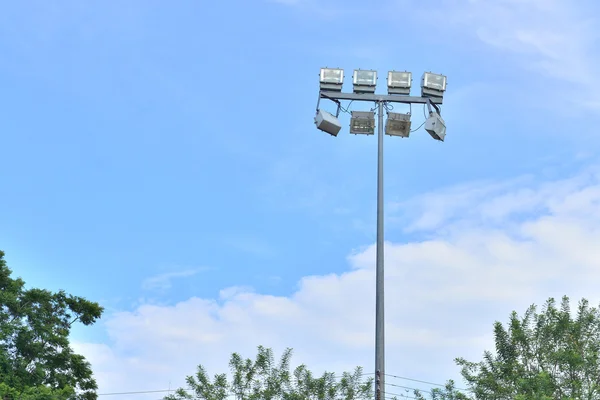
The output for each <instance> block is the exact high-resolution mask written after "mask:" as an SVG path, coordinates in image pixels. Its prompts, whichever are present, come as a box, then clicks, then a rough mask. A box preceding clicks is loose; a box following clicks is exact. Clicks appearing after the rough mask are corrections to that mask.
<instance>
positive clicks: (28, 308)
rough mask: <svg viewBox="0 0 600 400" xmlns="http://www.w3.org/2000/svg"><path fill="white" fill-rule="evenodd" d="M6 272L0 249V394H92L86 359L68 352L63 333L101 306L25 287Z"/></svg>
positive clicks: (55, 397) (90, 319)
mask: <svg viewBox="0 0 600 400" xmlns="http://www.w3.org/2000/svg"><path fill="white" fill-rule="evenodd" d="M11 274H12V271H11V270H10V269H9V268H8V266H7V265H6V261H5V260H4V253H3V252H2V251H0V382H1V384H0V398H1V399H7V400H8V399H24V400H26V399H40V400H44V399H52V400H62V399H72V398H77V399H86V400H87V399H95V398H96V394H95V390H96V389H97V385H96V382H95V380H94V378H93V376H92V370H91V368H90V364H89V363H88V362H87V361H86V360H85V358H84V357H83V356H81V355H79V354H75V353H74V352H73V350H72V349H71V347H70V345H69V333H70V331H71V326H72V325H73V324H74V323H75V322H77V321H79V322H81V323H83V324H84V325H91V324H93V323H94V322H95V321H96V320H98V318H100V316H101V315H102V312H103V309H102V307H100V305H98V304H97V303H93V302H90V301H87V300H86V299H84V298H82V297H76V296H72V295H68V294H66V293H65V292H64V291H60V292H57V293H53V292H50V291H48V290H43V289H35V288H34V289H26V288H25V282H23V280H22V279H20V278H17V279H13V278H11ZM75 392H77V393H78V394H77V395H75Z"/></svg>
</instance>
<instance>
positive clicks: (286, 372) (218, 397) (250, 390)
mask: <svg viewBox="0 0 600 400" xmlns="http://www.w3.org/2000/svg"><path fill="white" fill-rule="evenodd" d="M291 356H292V350H291V349H286V351H285V352H284V353H283V355H282V356H281V359H280V360H279V362H278V363H276V362H275V358H274V356H273V351H272V350H271V349H269V348H265V347H262V346H259V347H258V354H257V356H256V358H255V359H254V360H252V359H249V358H248V359H243V358H242V357H241V356H240V355H239V354H237V353H233V354H232V355H231V358H230V360H229V367H230V369H231V378H228V376H227V374H225V373H222V374H217V375H215V376H214V378H213V379H211V378H210V377H209V376H208V374H207V372H206V369H205V368H204V367H203V366H202V365H199V366H198V369H197V371H196V374H195V376H188V377H187V379H186V382H187V384H188V387H189V388H188V389H184V388H180V389H178V390H177V391H176V393H175V394H174V395H170V396H167V397H165V398H164V400H184V399H185V400H226V399H227V398H229V397H232V396H233V397H234V398H235V399H236V400H363V399H369V400H370V399H371V398H372V392H373V389H372V387H373V379H372V378H371V379H363V377H364V375H363V373H362V369H361V368H360V367H357V368H356V369H355V370H354V372H353V373H349V372H345V373H343V374H342V376H341V377H340V378H339V380H338V378H336V376H335V375H334V374H333V373H330V372H326V373H324V374H323V375H321V376H320V377H315V376H314V375H313V374H312V373H311V371H309V370H308V368H307V367H306V366H305V365H300V366H298V367H297V368H295V369H294V370H293V371H292V372H290V359H291Z"/></svg>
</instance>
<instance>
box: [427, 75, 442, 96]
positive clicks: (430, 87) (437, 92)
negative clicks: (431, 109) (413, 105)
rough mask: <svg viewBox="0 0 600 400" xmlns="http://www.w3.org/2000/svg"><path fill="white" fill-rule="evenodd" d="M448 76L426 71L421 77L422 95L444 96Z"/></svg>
mask: <svg viewBox="0 0 600 400" xmlns="http://www.w3.org/2000/svg"><path fill="white" fill-rule="evenodd" d="M445 91H446V76H445V75H440V74H433V73H431V72H425V73H424V74H423V77H422V78H421V96H422V97H444V92H445Z"/></svg>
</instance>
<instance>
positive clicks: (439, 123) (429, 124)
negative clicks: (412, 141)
mask: <svg viewBox="0 0 600 400" xmlns="http://www.w3.org/2000/svg"><path fill="white" fill-rule="evenodd" d="M425 130H426V131H427V133H429V134H430V135H431V137H432V138H434V139H435V140H439V141H442V142H443V141H444V138H445V137H446V123H445V122H444V120H443V119H442V117H441V116H440V114H438V113H436V112H432V113H430V114H429V118H427V121H425Z"/></svg>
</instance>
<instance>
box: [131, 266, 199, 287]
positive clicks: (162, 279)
mask: <svg viewBox="0 0 600 400" xmlns="http://www.w3.org/2000/svg"><path fill="white" fill-rule="evenodd" d="M205 270H206V269H205V268H194V269H186V270H183V271H176V272H166V273H163V274H159V275H154V276H151V277H149V278H146V279H145V280H144V281H143V282H142V288H143V289H145V290H158V291H165V290H168V289H170V288H171V287H172V286H173V281H174V280H176V279H181V278H189V277H191V276H194V275H197V274H198V273H200V272H202V271H205Z"/></svg>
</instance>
